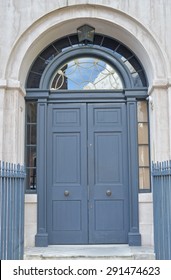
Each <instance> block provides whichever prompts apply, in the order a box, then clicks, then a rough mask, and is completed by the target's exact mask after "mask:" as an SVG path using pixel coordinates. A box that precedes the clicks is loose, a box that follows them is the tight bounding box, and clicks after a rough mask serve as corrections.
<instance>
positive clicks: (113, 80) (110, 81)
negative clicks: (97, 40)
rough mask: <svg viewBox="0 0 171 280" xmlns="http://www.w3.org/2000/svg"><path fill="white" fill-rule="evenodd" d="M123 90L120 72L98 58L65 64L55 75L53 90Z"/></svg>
mask: <svg viewBox="0 0 171 280" xmlns="http://www.w3.org/2000/svg"><path fill="white" fill-rule="evenodd" d="M52 89H54V90H59V89H69V90H92V89H123V84H122V80H121V77H120V76H119V74H118V72H117V71H116V70H115V69H114V68H113V67H111V66H110V65H109V64H107V63H106V62H105V61H102V60H100V59H97V58H91V57H84V58H77V59H74V60H72V61H69V62H68V63H66V64H64V65H63V66H62V67H61V68H60V69H58V70H57V72H56V73H55V75H54V77H53V79H52V82H51V90H52Z"/></svg>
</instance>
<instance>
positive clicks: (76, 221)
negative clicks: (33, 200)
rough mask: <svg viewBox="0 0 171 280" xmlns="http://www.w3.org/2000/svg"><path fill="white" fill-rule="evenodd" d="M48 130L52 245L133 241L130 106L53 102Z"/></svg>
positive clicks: (48, 190) (49, 114)
mask: <svg viewBox="0 0 171 280" xmlns="http://www.w3.org/2000/svg"><path fill="white" fill-rule="evenodd" d="M48 127H49V130H48V135H49V136H48V152H47V154H48V172H47V174H48V184H47V195H48V197H47V201H48V202H47V211H48V214H47V218H48V219H47V221H48V238H49V244H87V243H93V244H95V243H127V242H128V224H129V217H128V213H129V211H128V172H127V164H128V162H127V160H128V159H127V141H126V135H127V132H126V105H125V104H124V103H122V104H112V105H111V104H88V105H86V104H66V105H64V104H62V105H59V104H49V112H48ZM87 166H88V169H87ZM110 191H111V195H110Z"/></svg>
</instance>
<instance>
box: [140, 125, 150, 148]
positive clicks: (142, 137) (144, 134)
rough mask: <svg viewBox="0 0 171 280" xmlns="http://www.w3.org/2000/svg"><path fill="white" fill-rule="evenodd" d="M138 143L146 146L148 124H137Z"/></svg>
mask: <svg viewBox="0 0 171 280" xmlns="http://www.w3.org/2000/svg"><path fill="white" fill-rule="evenodd" d="M138 143H139V144H148V124H147V123H139V124H138Z"/></svg>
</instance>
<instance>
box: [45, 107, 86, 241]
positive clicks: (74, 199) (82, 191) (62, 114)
mask: <svg viewBox="0 0 171 280" xmlns="http://www.w3.org/2000/svg"><path fill="white" fill-rule="evenodd" d="M48 116H49V118H48V119H49V120H48V126H49V142H48V186H47V195H48V206H47V212H48V234H49V244H71V243H73V244H82V243H83V244H84V243H87V242H88V235H87V231H88V229H87V227H88V219H87V215H88V212H87V152H86V150H87V143H86V141H87V134H86V133H87V129H86V105H85V104H66V105H51V104H50V105H49V115H48Z"/></svg>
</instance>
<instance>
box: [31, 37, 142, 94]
mask: <svg viewBox="0 0 171 280" xmlns="http://www.w3.org/2000/svg"><path fill="white" fill-rule="evenodd" d="M92 46H94V47H98V48H99V49H100V50H101V51H104V52H108V53H109V54H110V55H113V57H115V58H116V59H117V61H118V62H119V63H120V64H121V65H122V66H123V67H124V68H125V69H126V71H127V72H128V73H129V75H130V77H131V79H132V86H131V87H133V88H143V87H147V86H148V82H147V79H146V75H145V72H144V69H143V66H142V65H141V63H140V61H139V60H138V58H137V57H136V55H135V54H134V53H133V52H132V51H131V50H130V49H128V48H127V47H126V46H125V45H123V44H122V43H121V42H119V41H117V40H115V39H113V38H110V37H108V36H104V35H101V34H95V37H94V42H93V44H90V47H92ZM78 47H80V48H81V47H82V44H80V43H79V41H78V36H77V35H76V34H73V35H69V36H66V37H63V38H61V39H58V40H57V41H54V42H53V43H51V44H50V45H49V46H47V47H46V48H45V49H44V50H43V51H42V52H41V53H40V54H39V55H38V56H37V58H36V59H35V61H34V62H33V64H32V66H31V68H30V71H29V74H28V77H27V81H26V88H27V89H31V88H41V79H42V77H43V75H44V72H45V71H46V69H47V68H48V67H49V65H50V64H51V63H52V62H53V60H54V59H56V58H57V57H58V56H60V55H61V54H63V53H65V52H66V51H69V50H74V49H77V48H78ZM105 64H106V65H105ZM65 68H66V69H65ZM97 69H98V70H97ZM79 71H80V74H79V77H80V78H81V73H83V72H84V74H85V73H86V71H88V73H87V74H90V73H92V77H90V76H91V75H89V77H87V78H86V79H88V81H86V79H85V78H84V81H83V80H80V81H79V85H78V84H76V83H77V82H76V79H73V75H74V74H71V72H74V73H75V74H78V73H79ZM95 73H96V74H95ZM100 73H101V75H103V82H104V83H103V86H105V83H106V85H107V79H108V81H109V83H108V87H107V88H108V89H117V90H118V89H122V88H124V84H123V81H122V79H121V76H120V75H119V73H118V72H117V71H116V70H115V69H114V68H112V67H111V66H110V65H108V64H107V63H105V62H104V61H103V60H101V59H99V60H98V59H97V58H96V59H94V58H91V59H90V57H82V58H79V59H73V60H72V61H68V62H67V63H65V64H63V65H62V66H61V67H60V68H59V69H58V70H57V71H56V73H55V75H54V76H53V78H52V79H51V84H50V87H51V88H52V89H53V88H55V89H58V88H59V89H62V88H65V89H71V84H72V86H73V88H74V86H75V89H76V88H77V89H83V88H84V87H86V86H88V84H89V86H90V85H91V86H92V87H93V86H94V89H99V87H100V88H101V85H102V82H101V84H100V82H97V80H96V81H95V79H96V78H97V77H98V75H100ZM71 80H73V82H71ZM74 81H75V83H74ZM109 84H110V87H109ZM102 89H106V87H104V88H102Z"/></svg>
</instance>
